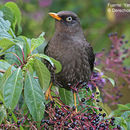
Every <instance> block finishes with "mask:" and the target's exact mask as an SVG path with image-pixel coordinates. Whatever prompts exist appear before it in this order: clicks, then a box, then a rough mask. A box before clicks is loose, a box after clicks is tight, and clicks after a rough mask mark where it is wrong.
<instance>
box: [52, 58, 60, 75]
mask: <svg viewBox="0 0 130 130" xmlns="http://www.w3.org/2000/svg"><path fill="white" fill-rule="evenodd" d="M50 59H51V60H52V62H53V63H54V65H55V68H56V70H55V73H59V72H60V71H61V70H62V65H61V63H60V62H59V61H57V60H55V59H54V58H52V57H50Z"/></svg>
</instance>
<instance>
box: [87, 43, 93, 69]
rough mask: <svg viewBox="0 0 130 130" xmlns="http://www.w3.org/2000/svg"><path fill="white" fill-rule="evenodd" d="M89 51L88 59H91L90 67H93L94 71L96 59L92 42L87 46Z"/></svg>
mask: <svg viewBox="0 0 130 130" xmlns="http://www.w3.org/2000/svg"><path fill="white" fill-rule="evenodd" d="M87 53H88V61H89V64H90V68H91V71H93V68H94V61H95V54H94V52H93V48H92V47H91V45H90V44H89V46H88V48H87Z"/></svg>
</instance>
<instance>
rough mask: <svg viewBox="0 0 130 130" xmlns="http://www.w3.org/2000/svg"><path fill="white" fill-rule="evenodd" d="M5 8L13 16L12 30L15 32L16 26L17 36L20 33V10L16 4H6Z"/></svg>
mask: <svg viewBox="0 0 130 130" xmlns="http://www.w3.org/2000/svg"><path fill="white" fill-rule="evenodd" d="M5 6H6V7H8V8H9V9H10V10H11V11H12V13H13V14H14V17H15V20H14V22H13V24H12V25H13V30H14V31H15V26H16V25H18V34H20V33H21V31H22V28H21V25H20V24H21V12H20V9H19V8H18V6H17V4H15V3H14V2H7V3H6V4H5Z"/></svg>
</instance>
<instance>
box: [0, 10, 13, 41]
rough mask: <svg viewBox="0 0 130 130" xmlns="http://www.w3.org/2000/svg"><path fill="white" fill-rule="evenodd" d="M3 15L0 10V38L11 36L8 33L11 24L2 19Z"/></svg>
mask: <svg viewBox="0 0 130 130" xmlns="http://www.w3.org/2000/svg"><path fill="white" fill-rule="evenodd" d="M3 16H4V15H3V12H2V11H0V39H2V38H12V36H11V35H10V34H9V33H8V31H9V29H10V26H11V24H10V22H9V21H8V20H4V19H3Z"/></svg>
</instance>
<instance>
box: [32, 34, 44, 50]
mask: <svg viewBox="0 0 130 130" xmlns="http://www.w3.org/2000/svg"><path fill="white" fill-rule="evenodd" d="M44 34H45V33H44V32H43V33H41V35H40V36H39V37H38V38H32V39H31V52H32V51H33V50H35V49H36V48H37V47H39V46H40V45H41V44H42V43H43V42H44V41H45V39H44V37H43V36H44Z"/></svg>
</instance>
